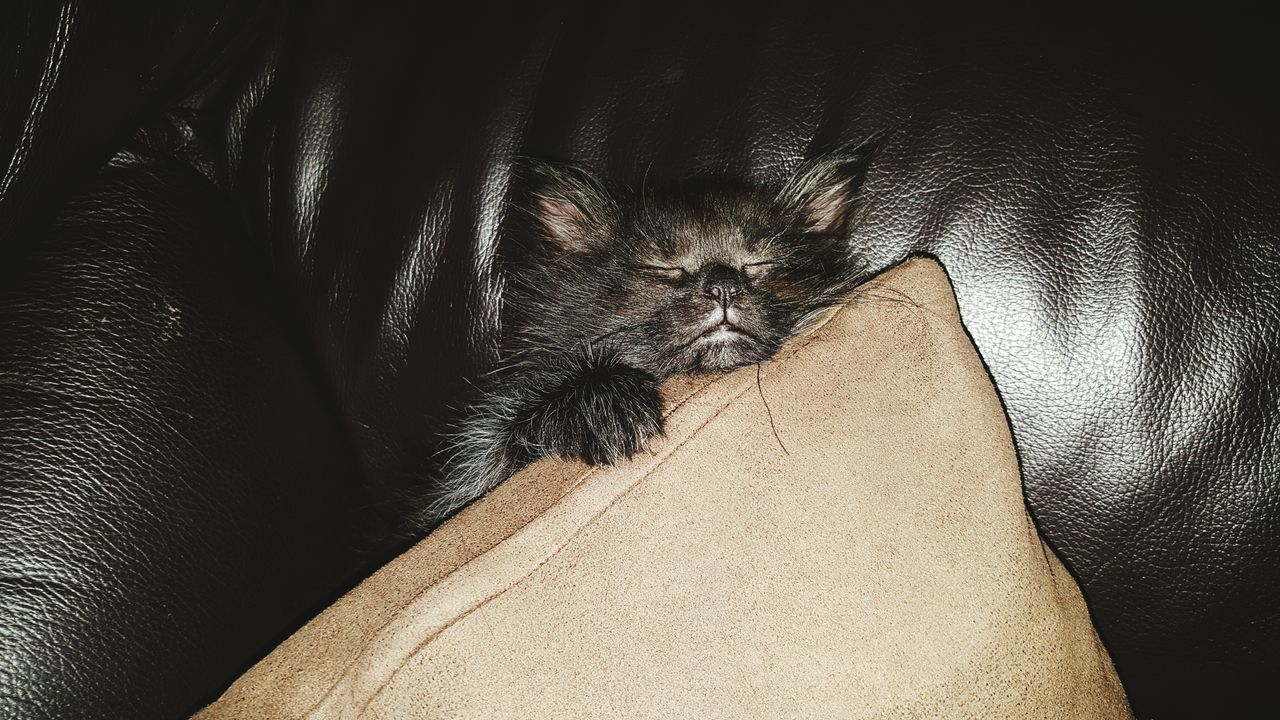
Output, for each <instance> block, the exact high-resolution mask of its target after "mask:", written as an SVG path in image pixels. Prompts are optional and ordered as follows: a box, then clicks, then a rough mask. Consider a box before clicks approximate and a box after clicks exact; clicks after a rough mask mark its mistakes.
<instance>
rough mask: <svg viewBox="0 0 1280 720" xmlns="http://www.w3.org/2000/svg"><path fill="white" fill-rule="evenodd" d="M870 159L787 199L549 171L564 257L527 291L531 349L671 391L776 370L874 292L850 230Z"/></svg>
mask: <svg viewBox="0 0 1280 720" xmlns="http://www.w3.org/2000/svg"><path fill="white" fill-rule="evenodd" d="M866 158H867V151H866V150H865V149H862V148H845V149H842V151H837V153H833V154H832V155H830V156H826V157H824V158H819V159H818V160H816V161H812V162H810V163H808V164H806V165H805V166H804V167H802V168H801V169H800V170H799V171H798V172H797V173H796V175H795V176H794V177H793V178H792V179H791V180H790V181H789V182H788V183H786V184H785V185H784V186H783V187H781V188H778V189H775V190H770V189H767V188H760V187H754V186H749V185H744V184H739V183H727V182H716V181H706V180H704V181H697V182H686V183H683V184H679V185H675V186H672V187H669V188H666V189H660V190H657V191H651V192H645V193H643V194H633V193H629V192H625V191H608V190H606V189H605V188H604V187H603V186H601V185H600V184H599V183H596V182H595V181H594V180H592V179H591V178H590V177H589V176H587V175H585V174H584V173H582V172H581V171H577V170H573V169H567V170H566V169H565V168H562V167H554V166H545V165H542V166H539V169H540V171H541V172H542V173H543V176H542V177H543V179H544V180H546V179H549V180H550V181H549V182H544V183H543V184H542V185H540V186H539V187H538V189H537V190H536V201H535V205H534V206H533V210H532V212H533V214H534V216H535V217H536V218H537V219H538V220H539V221H540V226H541V229H542V230H543V231H544V232H545V238H544V239H546V240H550V243H548V245H547V247H546V254H545V256H543V258H542V260H541V263H540V265H539V266H538V267H537V268H536V269H535V271H533V272H530V273H526V274H524V275H523V276H522V277H521V278H520V280H519V283H518V285H519V289H520V290H519V292H518V293H517V295H519V296H520V297H521V300H522V302H523V303H525V304H527V305H529V306H530V307H529V308H528V309H526V310H525V311H524V312H521V313H518V317H519V318H520V320H519V321H520V322H521V323H523V324H524V325H525V326H527V327H526V328H525V330H526V332H525V336H526V337H528V338H529V339H530V340H532V341H534V342H536V343H539V344H550V343H557V344H565V345H570V346H572V345H576V344H583V343H588V342H589V343H593V344H596V345H602V346H607V347H608V348H610V349H611V350H613V351H614V352H616V353H618V354H619V355H620V356H621V357H622V358H623V359H624V360H625V361H626V362H627V363H628V364H631V365H633V366H635V367H639V368H642V369H645V370H648V371H650V372H652V373H653V374H654V375H656V376H658V377H660V378H662V377H667V376H669V375H671V374H675V373H687V372H699V371H708V370H727V369H730V368H735V367H741V366H743V365H749V364H752V363H757V362H761V361H763V360H767V359H769V358H770V357H772V356H773V354H774V353H776V352H777V350H778V348H779V347H780V346H781V345H782V343H783V342H785V341H786V340H787V338H789V337H791V336H792V335H793V334H794V333H795V332H796V331H797V330H799V329H801V328H802V327H803V326H804V325H805V324H806V323H807V322H809V321H810V320H812V319H814V318H815V317H816V316H817V315H819V314H821V312H822V311H823V310H824V309H826V308H828V307H830V306H832V305H834V304H836V303H838V302H839V301H840V300H841V299H843V297H844V296H845V295H846V294H847V293H848V292H849V290H851V289H852V287H853V286H854V284H856V283H857V282H858V281H859V280H860V279H861V267H860V266H859V264H858V263H857V262H856V260H855V259H854V257H853V254H852V252H851V251H850V248H849V242H848V237H847V224H848V221H849V214H850V207H851V205H852V201H853V195H854V193H855V192H856V189H857V185H858V183H859V181H860V180H861V177H862V173H863V170H864V169H865V165H866ZM548 176H549V177H548ZM553 349H554V348H553ZM565 349H567V348H565Z"/></svg>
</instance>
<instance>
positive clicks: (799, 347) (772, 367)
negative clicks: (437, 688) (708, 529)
mask: <svg viewBox="0 0 1280 720" xmlns="http://www.w3.org/2000/svg"><path fill="white" fill-rule="evenodd" d="M851 305H852V303H847V304H844V305H841V306H839V307H838V308H837V309H836V310H835V311H834V312H832V313H831V314H830V315H829V316H827V317H826V318H825V319H824V320H822V321H821V322H819V323H818V324H817V325H815V326H813V327H812V328H810V330H809V331H808V332H807V333H806V334H805V335H804V336H802V337H799V338H796V339H795V347H793V348H790V349H789V350H788V351H787V352H786V353H785V354H781V355H780V356H779V357H777V358H775V359H774V360H773V361H771V362H770V363H769V370H768V371H766V372H765V373H764V374H763V377H765V378H768V377H771V376H772V375H774V374H775V373H776V372H778V371H777V369H776V368H777V366H779V365H781V363H782V361H783V360H789V359H791V358H793V357H795V356H796V355H798V354H799V353H801V352H803V351H804V350H805V349H807V348H808V347H809V346H810V345H811V344H813V343H814V342H816V341H817V340H819V339H820V333H819V331H820V330H821V329H822V328H824V327H826V325H827V324H828V323H830V322H831V321H832V320H834V319H835V318H836V317H838V316H840V315H843V314H844V313H845V312H846V311H848V309H849V307H850V306H851ZM726 379H727V377H726V376H721V377H716V378H714V379H712V380H711V381H709V382H707V383H706V384H704V385H701V386H699V387H697V388H695V389H693V390H691V391H690V392H689V393H687V394H686V395H685V396H684V397H682V398H680V400H678V401H677V402H676V403H675V404H674V405H672V407H671V408H670V410H669V411H668V412H667V413H666V415H665V416H666V417H669V416H670V415H671V414H672V413H674V412H675V411H676V410H677V409H679V408H680V407H682V406H683V405H685V404H686V403H687V402H689V401H690V400H691V399H693V398H694V397H696V396H698V395H700V394H702V393H703V392H705V391H707V390H709V389H710V388H712V387H714V386H715V385H718V384H720V383H722V382H724V381H725V380H726ZM742 384H743V387H742V389H741V390H739V391H738V392H737V393H736V394H734V395H732V396H731V397H730V398H728V399H727V400H726V401H725V402H724V403H723V404H722V405H721V406H720V407H719V408H718V409H717V410H716V411H715V413H713V414H712V415H711V417H709V418H707V420H706V421H704V422H703V423H702V424H701V425H699V426H698V427H697V428H695V429H694V430H693V431H691V432H690V433H689V435H688V436H686V437H685V438H684V439H683V440H681V441H680V442H679V443H678V444H676V445H675V446H674V447H672V448H671V449H670V450H669V451H668V452H667V454H666V455H664V456H663V457H662V459H661V460H659V461H658V463H657V464H656V465H654V466H653V467H652V468H650V469H649V470H648V471H647V472H646V473H645V474H644V475H642V476H641V477H639V478H637V479H636V481H635V482H634V483H633V484H632V485H631V487H629V488H627V489H626V490H624V491H623V492H622V493H620V494H619V495H618V496H617V497H615V498H614V499H613V500H612V501H610V503H609V504H608V505H606V506H605V507H604V508H602V509H601V510H600V511H598V512H597V513H596V514H595V515H593V516H592V517H591V518H590V519H589V520H587V521H586V522H585V523H583V525H582V526H581V527H579V528H578V529H577V530H575V531H574V533H573V534H572V535H570V537H569V538H568V539H567V540H566V541H565V542H564V543H563V544H562V545H560V547H558V548H556V549H555V550H553V551H552V552H551V553H550V554H548V555H547V557H546V558H544V559H543V560H542V561H540V562H539V563H538V565H537V566H536V567H534V568H533V569H532V570H530V571H529V572H528V573H527V574H525V575H524V576H523V577H521V578H519V579H518V580H516V581H514V582H512V583H511V584H510V585H508V586H507V587H505V588H503V589H502V590H499V591H497V592H495V593H493V594H491V595H489V596H487V597H485V598H482V599H481V600H480V601H478V602H477V603H476V604H475V605H474V606H472V608H471V609H470V610H467V611H466V612H464V613H462V614H460V615H458V616H457V617H455V618H453V619H452V620H450V621H448V622H447V623H445V624H444V625H443V626H442V627H441V628H440V629H439V630H437V631H436V632H434V633H432V634H431V635H430V636H429V637H427V638H425V639H424V640H423V641H422V642H421V643H419V644H418V645H417V646H415V647H414V649H413V651H412V652H410V653H409V655H408V656H407V657H406V658H405V660H404V661H403V662H401V663H400V664H399V665H398V666H397V667H396V669H395V670H393V671H392V672H391V674H390V675H389V676H388V677H387V679H386V680H385V681H383V683H382V684H380V685H379V686H378V688H377V689H376V690H374V692H373V693H372V694H370V695H369V698H368V699H367V700H365V702H364V703H363V704H361V706H360V708H359V710H357V711H356V717H362V716H363V715H364V712H365V710H367V709H368V707H369V705H371V704H372V703H373V702H374V701H375V700H376V699H377V698H378V696H379V695H381V694H382V692H383V691H384V690H385V689H386V688H387V687H388V686H389V685H390V684H391V683H392V682H394V681H395V678H396V676H397V675H398V674H399V673H400V671H401V670H402V669H404V667H405V666H406V665H408V663H409V662H410V661H411V660H412V659H413V658H414V657H416V656H418V655H419V654H420V653H421V652H422V650H423V649H424V648H425V647H426V646H427V645H429V644H430V643H431V642H432V641H433V640H435V639H436V638H437V637H439V636H440V635H441V634H443V633H444V632H445V631H446V630H448V629H449V628H451V627H453V626H454V625H456V624H457V623H458V622H460V621H462V620H464V619H465V618H467V617H469V616H470V615H471V614H472V613H474V612H475V611H476V610H479V609H480V608H482V607H484V605H486V604H488V603H489V602H490V601H492V600H494V599H496V598H498V597H499V596H501V595H503V594H504V593H506V592H507V591H508V590H511V589H513V588H515V587H516V586H517V585H519V584H520V583H522V582H524V581H525V580H527V579H528V578H530V577H532V576H533V575H534V574H535V573H537V571H538V570H540V569H541V568H542V567H543V566H544V565H546V564H547V563H548V562H550V561H551V560H552V559H553V558H554V557H555V556H556V555H558V554H559V553H560V551H561V550H563V549H564V548H565V547H567V546H568V545H569V543H571V542H573V540H574V539H575V538H577V537H578V535H579V534H581V533H582V532H583V531H585V530H586V529H587V528H588V527H590V526H591V525H592V524H594V523H595V521H596V520H597V519H599V518H600V517H601V516H602V515H603V514H604V513H605V512H607V511H608V510H609V509H610V508H611V507H612V506H613V505H614V504H615V503H617V502H618V501H619V500H621V499H622V498H623V497H626V496H627V495H629V494H630V493H631V491H633V490H634V489H635V488H637V487H639V485H640V484H641V483H642V482H644V480H645V479H647V478H648V477H649V476H650V475H652V474H653V473H654V472H657V471H658V470H659V469H660V468H661V467H662V466H663V464H665V463H666V461H667V459H668V458H670V457H671V456H672V455H673V454H674V453H675V452H676V451H678V450H679V449H680V448H682V447H684V446H685V444H686V443H688V442H689V441H690V440H692V439H693V438H694V437H695V436H696V435H697V434H698V433H699V432H701V431H702V429H703V428H705V427H706V426H707V425H709V424H710V423H711V421H713V420H715V419H716V418H717V417H719V415H720V414H721V413H722V412H724V410H725V409H726V408H727V407H729V405H731V404H733V403H734V402H736V401H737V400H738V399H739V398H741V397H742V396H744V395H745V394H747V393H748V392H750V390H751V389H752V388H753V387H755V385H756V383H755V382H747V381H745V380H744V381H743V383H742ZM600 471H601V468H600V467H599V466H596V467H592V468H590V469H589V470H588V471H587V472H586V473H584V474H583V475H582V477H580V478H579V479H578V480H577V481H575V483H574V485H573V486H572V487H577V486H578V485H580V484H582V483H583V482H585V481H586V480H587V479H588V478H590V477H591V476H592V475H594V474H595V473H597V472H600ZM557 504H559V503H558V502H557ZM552 507H555V505H552ZM548 509H550V508H548ZM539 517H540V516H539ZM535 519H537V518H536V517H535V518H531V519H530V520H528V521H526V522H525V523H524V524H522V525H521V526H520V527H519V528H517V529H516V530H515V531H514V532H512V533H511V534H510V535H508V536H507V537H506V538H503V539H502V540H500V541H499V542H498V543H496V544H495V545H494V546H493V547H491V548H489V549H487V550H485V551H484V552H482V553H480V554H479V555H477V556H476V557H474V558H472V559H471V560H468V561H467V562H466V563H463V564H462V565H460V566H458V567H457V568H455V569H454V570H453V571H451V572H457V571H458V570H461V569H462V568H465V567H467V566H468V565H470V564H472V563H474V562H475V561H476V560H479V559H480V558H482V557H484V556H486V555H488V554H489V553H491V552H493V551H494V550H496V549H497V548H499V547H501V546H503V545H504V544H506V543H507V542H508V541H509V540H510V539H511V538H512V537H514V536H515V535H516V534H518V533H519V532H520V531H521V530H523V529H524V528H526V527H528V525H529V523H531V522H533V520H535ZM430 589H431V588H430V587H427V588H423V589H422V590H420V591H419V592H417V593H415V594H414V595H413V597H412V598H411V599H410V600H408V601H407V602H405V603H403V604H402V605H401V606H400V607H399V608H398V609H397V612H395V613H393V614H392V615H390V616H389V619H388V621H387V622H385V623H383V624H382V625H380V626H379V627H378V628H377V629H376V630H374V631H373V632H371V633H370V634H369V635H368V636H366V638H365V639H368V638H371V637H373V636H375V635H377V634H379V633H380V632H382V631H383V630H385V629H386V628H387V626H388V625H390V624H391V622H393V621H394V619H395V618H396V617H397V616H398V615H399V614H400V612H402V611H403V610H404V609H405V608H407V607H408V606H409V605H410V604H412V603H413V602H414V601H416V600H417V599H418V598H420V597H422V595H423V594H425V593H426V592H427V591H428V590H430ZM360 657H361V655H359V654H358V655H356V656H355V657H354V658H352V660H351V662H349V663H348V664H347V665H346V667H344V668H343V671H342V672H341V673H339V674H338V675H337V678H336V679H335V680H334V681H333V682H332V683H331V684H330V685H329V687H328V689H327V690H326V691H325V692H324V694H323V695H321V696H320V698H319V699H318V700H317V701H316V702H315V703H314V704H312V705H311V707H309V708H308V709H307V710H306V711H305V713H304V714H305V715H311V714H312V713H314V712H315V710H316V709H317V708H319V707H320V706H321V705H323V704H324V702H325V701H326V700H328V699H329V698H330V697H332V696H333V691H334V690H335V689H336V688H337V686H338V684H339V683H341V682H342V680H343V679H344V678H346V677H347V676H348V674H349V671H350V670H351V668H352V667H353V666H354V665H355V663H356V662H357V661H358V660H359V658H360ZM352 699H354V698H352Z"/></svg>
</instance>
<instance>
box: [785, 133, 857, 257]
mask: <svg viewBox="0 0 1280 720" xmlns="http://www.w3.org/2000/svg"><path fill="white" fill-rule="evenodd" d="M879 144H880V139H879V138H878V137H877V138H874V139H872V140H868V141H866V142H862V143H849V144H847V145H844V146H841V147H839V148H837V149H835V150H833V151H831V152H829V153H827V154H826V155H823V156H821V157H817V158H814V159H812V160H809V161H807V162H805V163H804V164H803V165H801V166H800V167H799V168H797V169H796V171H795V173H794V174H793V175H792V176H791V178H790V179H789V180H788V181H787V183H786V185H784V186H783V188H782V192H781V193H779V196H778V197H779V200H780V201H781V202H782V205H783V207H785V208H787V209H788V210H789V211H790V212H793V213H796V215H797V216H798V218H799V220H798V222H799V223H800V225H801V226H802V227H804V228H805V229H806V230H809V231H810V232H817V233H823V234H841V233H843V232H844V231H845V229H846V227H847V226H848V223H849V217H850V215H851V214H852V212H853V206H854V199H855V198H856V197H857V194H858V188H859V187H861V186H862V180H863V178H865V177H866V174H867V167H868V166H869V165H870V164H871V158H872V157H873V156H874V155H875V151H876V149H877V148H878V147H879Z"/></svg>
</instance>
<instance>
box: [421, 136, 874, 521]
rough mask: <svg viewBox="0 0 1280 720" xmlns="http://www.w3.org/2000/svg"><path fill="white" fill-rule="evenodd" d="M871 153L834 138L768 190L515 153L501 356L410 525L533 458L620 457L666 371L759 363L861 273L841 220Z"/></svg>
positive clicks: (637, 437)
mask: <svg viewBox="0 0 1280 720" xmlns="http://www.w3.org/2000/svg"><path fill="white" fill-rule="evenodd" d="M871 154H872V145H871V144H870V143H863V144H858V145H854V144H851V145H847V146H844V147H841V148H839V149H837V150H835V151H833V152H831V153H828V154H826V155H823V156H821V157H818V158H816V159H813V160H811V161H809V162H806V163H804V164H803V165H802V166H801V167H800V168H798V169H797V170H796V171H795V172H794V173H793V174H792V175H791V176H790V177H789V178H788V179H787V180H786V181H785V182H783V183H781V184H780V185H778V186H773V187H770V186H766V185H758V184H753V183H748V182H742V181H738V180H732V179H725V178H707V177H702V178H695V179H691V180H685V181H682V182H678V183H674V184H669V185H661V186H650V185H649V184H647V183H646V186H645V187H643V188H641V189H639V190H634V189H629V188H621V187H609V186H606V185H605V184H604V183H602V182H600V181H599V180H597V179H596V178H594V177H593V176H592V175H590V174H589V173H587V172H586V171H584V170H582V169H581V168H578V167H574V166H571V165H565V164H556V163H548V162H542V161H536V160H521V161H519V162H518V163H517V168H516V178H517V183H516V189H515V192H514V200H513V208H514V209H515V210H517V211H518V212H517V216H516V217H515V218H514V219H515V220H517V222H516V223H515V224H516V225H517V226H520V225H522V224H523V225H524V227H523V228H522V229H520V230H519V231H518V232H517V233H516V237H517V242H520V243H522V244H523V247H521V248H520V250H521V251H520V252H518V253H515V255H517V256H519V257H521V258H522V260H521V261H520V262H519V263H517V264H512V265H509V266H508V267H507V268H506V269H507V272H508V277H507V280H508V289H507V292H506V295H505V297H504V299H503V313H504V317H503V347H502V353H501V357H502V364H501V367H500V368H499V369H498V370H496V371H494V372H493V373H491V374H490V375H488V376H486V377H485V378H484V379H483V381H482V382H481V383H480V385H481V390H482V395H481V397H480V399H479V400H477V401H475V402H474V403H473V404H471V405H470V406H469V407H468V408H467V410H466V412H465V413H464V417H463V419H462V421H461V423H460V424H459V425H458V426H457V428H456V430H455V431H454V432H453V433H451V435H450V437H449V439H448V441H449V445H448V449H447V451H446V458H445V460H444V462H443V466H442V470H441V471H440V473H439V475H438V476H437V478H435V480H434V482H430V483H428V485H429V488H428V490H429V496H428V497H427V498H426V499H424V500H422V501H420V502H417V503H416V507H414V508H413V512H412V515H413V517H412V525H413V527H414V529H415V530H417V531H422V530H426V529H429V528H431V527H434V526H435V525H436V524H438V523H439V522H440V521H441V520H442V519H444V518H445V517H447V516H448V515H450V514H451V513H453V512H455V511H456V510H458V509H459V508H461V507H462V506H464V505H466V504H468V503H470V502H471V501H473V500H475V499H476V498H478V497H480V496H481V495H483V494H485V493H486V492H488V491H489V490H491V489H492V488H493V487H494V486H496V485H497V484H498V483H500V482H502V481H503V480H506V479H507V478H508V477H510V476H511V475H512V474H514V473H515V472H516V471H518V470H519V469H520V468H522V467H524V466H525V465H527V464H528V463H530V462H532V461H533V460H536V459H538V458H540V457H543V456H560V457H569V458H581V459H583V460H585V461H586V462H588V463H593V464H594V463H613V462H616V461H618V460H621V459H623V458H629V457H631V456H632V455H634V454H635V453H637V452H639V451H641V450H642V449H644V448H645V447H646V444H647V443H648V441H649V440H650V439H652V438H653V437H655V436H657V435H659V434H661V433H662V430H663V424H662V415H661V410H662V407H661V400H660V398H659V395H658V385H659V383H661V382H662V381H663V380H665V379H667V378H669V377H671V376H672V375H675V374H678V373H697V372H712V371H725V370H730V369H732V368H736V367H741V366H744V365H750V364H753V363H759V362H761V361H764V360H767V359H769V358H770V357H772V356H773V354H774V353H775V352H777V350H778V348H779V347H780V346H781V345H782V343H783V342H784V341H786V339H787V338H789V337H790V336H792V335H793V334H795V333H796V332H797V331H798V330H800V329H802V328H803V327H804V326H805V325H806V324H807V323H809V322H811V321H812V320H813V319H814V318H816V317H818V316H819V315H820V314H821V313H822V311H824V310H825V309H827V308H829V307H831V306H833V305H835V304H838V303H839V302H841V300H842V299H844V298H845V297H846V296H847V295H848V293H849V292H850V291H851V290H852V289H853V288H854V286H855V285H857V284H858V283H860V282H861V281H862V280H863V279H864V276H865V268H864V266H863V265H862V263H860V262H859V260H858V258H857V257H855V253H854V252H853V251H852V249H851V243H850V242H849V232H850V227H849V226H850V220H851V216H852V210H853V208H854V206H855V200H856V197H857V191H858V187H859V185H860V184H861V182H862V179H863V176H864V174H865V172H866V168H867V165H868V163H869V162H870V158H871ZM521 219H523V220H524V221H525V222H524V223H521V222H519V221H520V220H521ZM723 321H731V322H730V323H729V324H730V325H731V326H732V327H733V328H734V329H735V330H736V332H729V331H726V330H723V329H722V328H721V327H720V325H721V323H722V322H723ZM717 330H720V335H714V333H716V332H717ZM714 338H720V340H716V339H714Z"/></svg>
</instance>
